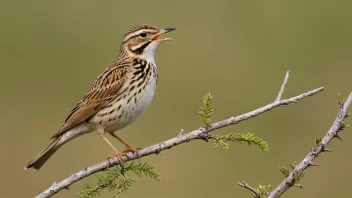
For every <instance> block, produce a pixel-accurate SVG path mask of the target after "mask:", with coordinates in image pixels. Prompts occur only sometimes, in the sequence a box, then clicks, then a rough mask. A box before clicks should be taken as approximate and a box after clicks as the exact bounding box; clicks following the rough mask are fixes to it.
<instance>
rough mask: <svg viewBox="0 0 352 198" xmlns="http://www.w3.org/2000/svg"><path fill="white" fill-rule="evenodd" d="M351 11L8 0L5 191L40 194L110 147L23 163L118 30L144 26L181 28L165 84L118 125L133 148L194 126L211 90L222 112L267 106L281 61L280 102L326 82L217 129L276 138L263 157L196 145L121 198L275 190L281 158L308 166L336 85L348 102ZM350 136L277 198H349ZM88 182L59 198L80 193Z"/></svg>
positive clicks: (74, 148)
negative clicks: (35, 165) (35, 166)
mask: <svg viewBox="0 0 352 198" xmlns="http://www.w3.org/2000/svg"><path fill="white" fill-rule="evenodd" d="M351 6H352V2H351V1H347V0H346V1H320V0H312V1H303V0H295V1H293V0H289V1H279V0H274V1H260V0H254V1H246V0H228V1H210V0H202V1H188V0H177V1H162V0H158V1H151V0H149V1H117V0H114V1H113V0H109V1H93V0H75V1H72V0H71V1H69V0H61V1H47V0H38V1H4V0H3V1H1V6H0V21H1V23H0V24H1V33H0V43H1V45H0V62H1V78H0V86H1V87H0V88H1V90H2V94H1V101H2V102H1V103H0V105H1V106H0V108H1V112H2V113H1V114H0V119H1V123H2V129H1V137H0V152H1V153H0V154H1V156H2V160H1V169H0V171H1V176H2V179H1V180H0V197H6V198H7V197H9V198H11V197H33V196H35V195H36V194H38V193H39V192H41V191H43V190H44V189H46V188H47V187H49V186H50V185H51V184H52V183H53V182H54V181H61V180H62V179H64V178H66V177H67V176H69V175H70V174H71V173H74V172H76V171H78V170H80V169H81V168H83V167H85V166H88V165H92V164H95V163H97V162H100V161H102V160H104V159H105V158H106V157H107V156H110V155H111V154H112V152H111V149H110V148H109V147H108V146H107V145H106V144H105V143H104V142H103V141H102V140H101V139H100V138H99V137H98V135H96V134H94V133H92V134H89V135H85V136H82V137H80V138H77V139H75V140H74V141H72V142H70V143H69V144H67V145H66V146H64V147H63V148H61V149H60V150H59V151H58V152H57V153H56V154H55V155H54V156H53V157H52V158H51V159H50V160H49V161H48V163H47V164H45V166H44V167H43V168H42V169H41V170H40V171H38V172H33V171H23V167H24V166H25V165H26V163H27V162H28V161H29V160H30V159H32V157H34V156H35V155H36V154H37V153H38V152H39V151H40V150H41V149H43V147H45V146H46V144H47V141H48V139H49V138H50V137H51V136H52V135H53V134H54V133H55V132H56V131H57V130H58V129H59V127H60V126H61V124H62V123H63V121H64V119H65V118H66V116H67V115H68V113H69V112H70V111H71V109H72V108H73V107H74V105H75V104H76V102H78V101H79V100H80V99H81V97H82V96H83V95H84V94H85V93H86V91H87V90H88V88H89V86H90V84H91V83H92V82H93V80H94V79H95V77H96V76H97V75H98V74H99V73H100V72H101V71H103V70H104V68H105V67H106V66H108V65H109V64H110V63H111V62H112V61H113V60H114V59H115V58H116V56H117V55H118V52H119V47H120V41H121V38H122V36H123V34H124V33H125V32H126V31H127V30H128V29H130V28H131V27H133V26H135V25H137V24H143V23H147V24H152V25H155V26H157V27H175V28H176V29H177V31H175V32H172V33H170V35H169V36H170V37H172V38H173V39H174V41H172V42H168V43H164V44H162V46H160V48H159V50H158V52H157V54H156V62H157V64H158V68H159V82H158V89H157V92H156V95H155V97H154V99H153V102H152V104H151V106H150V107H149V108H148V110H147V112H146V113H145V114H143V116H142V117H141V118H140V119H138V121H137V122H135V123H134V124H132V125H131V126H129V127H127V128H125V129H123V130H122V131H120V132H118V134H119V135H120V136H121V137H122V138H124V139H125V140H126V141H127V142H128V143H130V144H131V145H133V146H136V147H147V146H149V145H152V144H155V143H158V142H161V141H163V140H166V139H169V138H172V137H174V136H176V135H177V134H178V133H179V131H180V129H181V128H183V129H184V130H185V132H187V131H190V130H193V129H195V128H198V127H199V126H200V125H201V122H200V121H199V118H198V115H197V111H198V108H199V106H200V100H201V98H202V96H203V95H204V94H205V93H208V92H211V93H212V94H214V95H215V108H216V109H215V114H214V119H213V120H214V121H217V120H221V119H226V118H228V117H230V116H234V115H239V114H242V113H245V112H248V111H250V110H253V109H255V108H257V107H260V106H262V105H265V104H268V103H270V102H272V101H273V100H274V99H275V98H276V95H277V93H278V90H279V88H280V86H281V83H282V80H283V78H284V75H285V72H286V71H287V70H290V71H291V77H290V79H289V82H288V85H287V87H286V90H285V93H284V97H291V96H295V95H297V94H300V93H302V92H305V91H308V90H311V89H314V88H317V87H320V86H324V87H325V88H326V90H325V91H324V92H323V93H321V94H319V95H316V96H314V97H311V98H307V99H304V100H303V101H302V102H301V103H299V104H292V105H289V106H284V107H280V108H278V109H275V110H273V111H270V112H267V113H265V114H263V115H260V116H258V117H256V118H254V119H251V120H249V121H245V122H243V123H240V124H238V125H235V126H232V127H227V128H225V129H221V130H219V131H217V132H220V133H229V132H253V133H255V134H256V135H258V136H260V137H262V138H264V139H265V140H267V141H268V142H269V144H270V147H271V150H270V151H269V153H267V154H265V153H263V152H261V151H260V149H259V148H257V147H248V146H246V145H232V147H231V148H232V149H231V150H230V151H227V152H226V151H222V150H214V149H213V148H212V146H211V143H205V142H204V141H192V142H190V143H187V144H183V145H181V146H177V147H175V148H173V149H171V150H167V151H164V152H162V153H161V156H156V155H153V156H149V157H146V158H143V159H142V161H143V162H148V163H149V164H151V165H153V166H154V167H155V168H156V169H157V170H158V171H160V172H161V173H162V180H161V181H160V182H156V181H153V180H151V179H149V178H143V179H137V183H136V184H135V185H133V187H132V188H131V189H130V191H129V193H128V194H126V195H123V196H122V197H125V198H132V197H153V198H164V197H168V198H178V197H183V198H196V197H215V196H221V197H228V198H231V197H252V195H251V194H250V193H249V191H247V190H244V189H242V188H240V187H238V186H237V185H236V182H237V181H241V180H243V179H244V180H246V181H247V182H248V183H249V184H251V185H253V186H255V185H257V184H259V183H260V184H269V183H270V184H272V185H273V186H274V187H276V186H277V185H278V184H279V183H280V182H281V181H282V180H283V176H282V175H281V173H280V171H279V169H278V167H279V166H282V165H287V164H288V162H293V161H301V160H302V159H303V157H304V156H305V155H306V154H307V152H308V150H309V147H310V145H311V143H312V141H313V140H314V138H317V137H322V136H324V135H325V133H326V132H327V130H328V129H329V127H330V126H331V124H332V122H333V120H334V118H335V116H336V113H337V110H338V106H337V104H336V93H337V92H339V93H341V94H342V95H343V96H345V97H346V96H347V94H349V92H350V91H352V85H351V72H352V55H351V52H352V39H351V35H352V26H351V19H352V12H351V8H352V7H351ZM351 111H352V109H351ZM348 122H352V121H351V120H349V121H348ZM215 133H216V132H215ZM351 134H352V130H351V129H348V130H346V131H343V132H342V134H341V136H342V137H343V138H344V139H345V141H337V140H335V141H333V142H332V143H331V144H330V145H329V148H330V149H332V150H333V153H327V154H323V155H322V156H320V157H319V158H318V159H317V160H316V163H318V164H320V165H321V166H319V167H316V168H310V169H309V170H308V171H307V172H306V174H305V175H306V176H305V177H304V179H303V181H302V184H303V185H304V187H305V190H301V189H297V188H293V189H291V190H289V191H288V192H287V193H286V194H285V195H284V196H283V197H286V198H293V197H320V198H325V197H332V196H338V197H346V196H349V195H350V189H349V187H350V186H351V176H352V171H350V170H351V168H350V167H351V165H352V159H351V152H352V148H351V147H350V145H351V142H352V135H351ZM112 141H113V142H114V143H115V145H117V146H118V148H121V149H122V148H123V147H122V146H121V145H120V144H119V143H118V142H117V141H115V140H112ZM93 179H94V177H90V178H88V179H85V180H84V181H81V182H79V183H76V184H74V185H73V186H72V189H71V190H70V191H67V190H64V191H62V192H61V193H59V194H58V195H56V196H55V197H74V193H76V192H78V191H79V189H80V186H81V185H82V184H83V183H85V182H89V181H92V180H93ZM112 196H113V195H112V194H111V193H108V192H105V193H103V195H102V196H101V197H112Z"/></svg>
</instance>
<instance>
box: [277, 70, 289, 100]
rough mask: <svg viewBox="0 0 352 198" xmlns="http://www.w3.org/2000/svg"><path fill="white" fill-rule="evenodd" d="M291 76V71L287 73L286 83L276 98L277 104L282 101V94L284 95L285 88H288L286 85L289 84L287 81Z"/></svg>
mask: <svg viewBox="0 0 352 198" xmlns="http://www.w3.org/2000/svg"><path fill="white" fill-rule="evenodd" d="M289 76H290V71H287V73H286V76H285V79H284V82H283V83H282V85H281V89H280V91H279V94H278V95H277V98H276V100H275V102H277V101H280V100H281V97H282V94H283V93H284V90H285V87H286V84H287V81H288V77H289Z"/></svg>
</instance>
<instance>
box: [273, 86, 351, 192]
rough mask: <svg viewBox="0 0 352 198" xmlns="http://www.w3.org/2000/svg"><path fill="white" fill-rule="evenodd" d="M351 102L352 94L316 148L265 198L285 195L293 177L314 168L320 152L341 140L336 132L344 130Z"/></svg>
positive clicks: (291, 184)
mask: <svg viewBox="0 0 352 198" xmlns="http://www.w3.org/2000/svg"><path fill="white" fill-rule="evenodd" d="M351 102H352V92H351V93H350V95H349V97H348V98H347V100H346V101H345V102H344V103H343V104H341V105H340V110H339V113H338V114H337V116H336V119H335V121H334V123H333V125H332V126H331V128H330V130H329V131H328V132H327V133H326V135H325V136H324V138H323V139H322V141H321V142H320V143H319V144H318V145H317V147H316V148H315V149H313V150H311V151H310V152H309V153H308V155H307V156H306V157H305V158H304V159H303V160H302V161H301V163H299V164H298V165H297V166H296V167H295V169H294V170H293V171H292V172H291V174H290V175H289V176H288V177H287V178H285V180H284V181H283V182H281V184H280V185H279V186H278V187H277V188H276V189H275V190H273V191H271V192H270V193H269V195H268V196H267V198H277V197H280V196H281V195H282V194H283V193H285V192H286V191H287V190H288V189H289V188H290V187H292V186H293V183H294V180H295V175H296V174H301V173H303V171H304V170H305V169H307V168H308V167H310V166H316V164H314V162H313V160H314V159H315V158H316V157H318V155H319V154H320V153H321V152H324V151H329V150H327V149H326V146H327V145H328V144H329V142H330V141H331V140H332V139H334V138H338V139H341V138H340V136H339V134H338V132H339V131H340V130H342V129H343V128H344V126H343V121H344V119H345V118H347V117H348V115H349V114H347V109H348V108H349V106H350V105H351Z"/></svg>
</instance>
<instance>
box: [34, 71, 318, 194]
mask: <svg viewBox="0 0 352 198" xmlns="http://www.w3.org/2000/svg"><path fill="white" fill-rule="evenodd" d="M288 75H289V74H288V73H287V75H286V78H285V81H284V83H283V84H284V85H285V84H286V82H287V79H288ZM284 85H283V86H282V87H281V89H280V93H279V95H278V98H279V99H278V100H275V101H274V102H273V103H270V104H268V105H265V106H263V107H260V108H258V109H255V110H253V111H250V112H248V113H245V114H242V115H240V116H236V117H231V118H228V119H226V120H222V121H219V122H216V123H213V124H210V125H208V126H203V127H200V128H198V129H196V130H194V131H191V132H189V133H185V134H183V133H182V132H183V131H182V132H181V133H180V134H179V135H178V136H176V137H174V138H172V139H169V140H166V141H164V142H162V143H159V144H155V145H153V146H150V147H147V148H144V149H142V150H140V151H139V154H140V156H141V157H145V156H147V155H151V154H159V153H160V152H161V151H163V150H165V149H170V148H172V147H174V146H177V145H180V144H182V143H185V142H189V141H191V140H196V139H203V140H208V139H209V138H210V135H209V132H211V131H214V130H216V129H220V128H223V127H226V126H229V125H234V124H237V123H239V122H241V121H244V120H248V119H250V118H253V117H255V116H257V115H260V114H262V113H264V112H266V111H269V110H271V109H273V108H276V107H279V106H281V105H288V104H290V103H297V102H298V101H300V100H302V99H303V98H306V97H308V96H313V95H315V94H317V93H319V92H321V91H323V90H324V87H321V88H318V89H314V90H311V91H308V92H306V93H303V94H301V95H298V96H295V97H292V98H289V99H281V95H282V92H283V90H284V87H285V86H284ZM281 90H282V91H281ZM137 158H138V156H137V155H136V154H134V153H127V155H126V156H125V157H123V161H124V162H127V161H131V160H133V159H137ZM118 164H120V162H119V160H118V159H117V158H116V157H114V158H111V159H110V160H109V161H108V160H105V161H103V162H100V163H98V164H95V165H93V166H90V167H86V168H84V169H82V170H81V171H79V172H77V173H74V174H72V175H71V176H70V177H68V178H66V179H64V180H63V181H61V182H59V183H54V184H52V185H51V186H50V187H49V188H48V189H47V190H45V191H44V192H42V193H41V194H39V195H38V196H37V198H47V197H51V196H53V195H54V194H56V193H58V192H59V191H61V190H63V189H69V188H70V186H71V185H72V184H74V183H75V182H77V181H79V180H81V179H83V178H85V177H88V176H90V175H92V174H94V173H97V172H100V171H103V170H106V169H108V168H110V167H113V166H116V165H118Z"/></svg>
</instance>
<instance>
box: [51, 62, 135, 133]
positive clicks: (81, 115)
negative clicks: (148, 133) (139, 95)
mask: <svg viewBox="0 0 352 198" xmlns="http://www.w3.org/2000/svg"><path fill="white" fill-rule="evenodd" d="M127 70H128V67H126V66H120V67H109V68H107V69H106V70H105V71H104V72H103V73H102V74H101V75H99V76H98V77H97V79H96V80H95V81H94V83H93V85H92V86H91V88H90V90H89V92H88V93H87V94H86V95H85V96H84V97H83V99H82V100H81V101H80V102H79V103H78V104H77V105H76V106H75V108H73V110H72V111H71V113H70V115H69V116H68V117H67V118H66V120H65V122H64V124H63V125H62V127H61V128H60V130H59V131H58V132H57V133H56V134H55V135H54V136H52V138H55V137H58V136H60V135H61V134H63V133H65V132H66V131H68V130H70V129H72V128H73V127H75V126H77V125H78V124H80V123H82V122H84V121H86V120H87V119H89V118H91V117H92V116H93V115H95V114H96V113H97V112H98V111H100V110H101V109H103V108H104V107H106V106H107V105H108V104H109V103H110V102H111V101H112V100H113V99H114V98H115V97H116V96H118V95H119V94H121V93H122V92H123V91H124V90H125V88H126V86H125V84H126V75H127Z"/></svg>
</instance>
